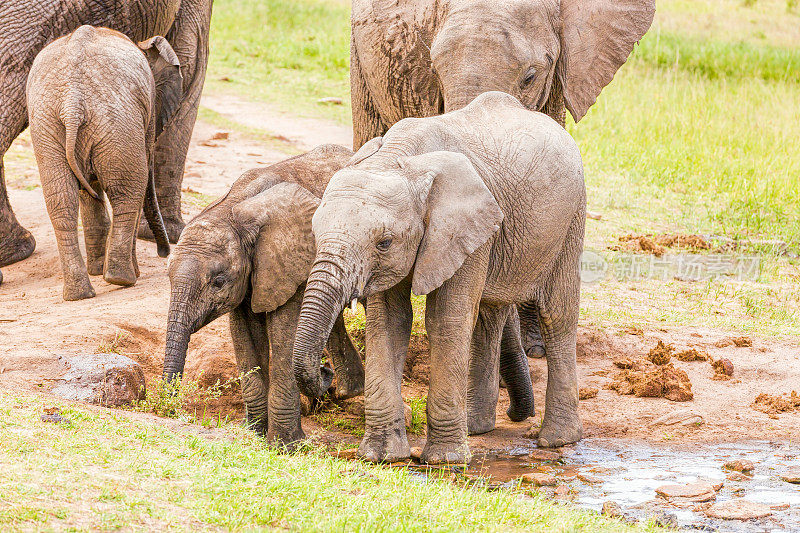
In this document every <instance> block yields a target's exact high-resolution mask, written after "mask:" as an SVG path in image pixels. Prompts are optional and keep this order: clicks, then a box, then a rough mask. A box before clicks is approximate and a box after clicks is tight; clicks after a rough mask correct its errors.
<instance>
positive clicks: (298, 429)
mask: <svg viewBox="0 0 800 533" xmlns="http://www.w3.org/2000/svg"><path fill="white" fill-rule="evenodd" d="M303 292H304V288H303V287H301V288H300V289H299V290H298V291H297V292H296V293H295V294H294V296H292V297H291V298H289V301H287V302H286V303H285V304H283V305H282V306H280V307H279V308H278V309H276V310H275V311H273V312H272V313H269V314H268V315H267V335H268V336H269V339H270V349H271V352H272V353H271V354H270V359H269V429H268V431H267V440H268V441H269V442H273V443H275V444H279V445H283V446H286V447H287V448H293V447H294V445H296V444H297V443H298V442H300V441H301V440H303V439H304V438H305V436H306V435H305V433H303V428H302V426H301V425H300V391H299V389H298V388H297V382H296V381H295V378H294V370H293V367H292V350H293V348H294V334H295V330H296V329H297V319H298V317H299V316H300V307H301V306H302V305H303Z"/></svg>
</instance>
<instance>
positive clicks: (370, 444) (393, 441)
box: [358, 427, 411, 463]
mask: <svg viewBox="0 0 800 533" xmlns="http://www.w3.org/2000/svg"><path fill="white" fill-rule="evenodd" d="M358 456H359V457H361V458H363V459H366V460H367V461H371V462H373V463H393V462H395V461H402V460H404V459H408V458H409V457H411V448H410V447H409V446H408V438H407V437H406V428H404V427H402V428H397V429H391V430H387V431H385V432H380V433H377V432H371V433H370V434H368V435H365V436H364V439H363V440H362V441H361V446H359V447H358Z"/></svg>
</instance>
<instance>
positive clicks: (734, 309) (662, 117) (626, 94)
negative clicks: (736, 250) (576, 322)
mask: <svg viewBox="0 0 800 533" xmlns="http://www.w3.org/2000/svg"><path fill="white" fill-rule="evenodd" d="M348 35H349V8H348V3H347V2H346V1H344V0H335V1H324V0H298V1H295V2H288V1H284V0H268V1H263V0H217V1H216V3H215V12H214V20H213V31H212V56H211V63H210V70H209V77H208V82H207V84H208V87H209V90H210V91H226V92H230V91H232V92H236V93H238V94H240V95H242V96H245V97H247V98H251V99H254V100H258V101H261V102H265V103H268V104H269V105H270V106H273V107H274V108H276V109H279V110H283V111H287V112H291V113H294V114H298V115H304V116H316V117H323V118H328V119H332V120H335V121H338V122H340V123H342V124H349V121H350V110H349V100H348V94H349V84H348V71H347V68H348V58H349V37H348ZM327 96H337V97H341V98H342V99H343V101H344V105H342V106H325V105H321V104H319V103H317V100H318V99H320V98H323V97H327ZM797 109H800V12H798V11H797V10H795V9H794V7H793V5H792V2H789V3H787V2H786V1H784V0H748V1H747V2H742V1H740V0H660V1H659V2H658V12H657V14H656V20H655V22H654V24H653V27H652V29H651V31H650V32H649V33H648V34H647V35H646V36H645V38H644V39H643V40H642V42H641V45H640V46H639V47H637V48H636V50H635V51H634V54H633V55H632V57H631V59H630V60H629V61H628V63H627V64H626V65H625V66H624V67H623V68H622V69H621V70H620V71H619V73H618V74H617V76H616V78H615V80H614V81H613V82H612V83H611V84H610V85H609V86H608V87H607V88H606V89H605V90H604V91H603V93H602V94H601V96H600V98H599V100H598V102H597V104H596V105H595V106H594V107H593V108H592V109H591V110H590V111H589V113H588V115H587V116H586V118H584V119H583V120H582V121H581V122H580V123H579V124H574V123H569V124H568V129H569V131H570V132H571V133H572V135H573V136H574V137H575V138H576V140H577V141H578V143H579V145H580V147H581V151H582V153H583V157H584V163H585V167H586V181H587V188H588V202H589V209H590V210H592V211H595V212H598V213H600V214H601V215H602V220H600V221H595V220H589V221H588V223H587V232H586V245H587V248H589V249H593V250H596V251H598V252H600V253H603V254H607V253H608V252H607V247H609V246H610V245H613V244H614V243H616V240H617V237H619V236H621V235H625V234H628V233H647V232H666V233H671V232H680V233H702V234H717V235H724V236H727V237H730V238H733V239H745V238H759V239H778V240H781V241H784V242H786V243H787V244H788V245H789V247H790V249H791V250H793V251H794V252H795V253H796V252H800V207H798V206H800V150H797V148H796V145H797V142H796V139H798V138H800V121H798V120H797V117H796V114H797ZM752 251H753V250H747V252H748V253H749V252H752ZM756 252H758V253H759V254H760V255H761V260H762V269H761V274H760V277H759V278H758V279H757V280H756V281H755V282H753V281H744V282H738V281H736V280H729V279H719V280H715V281H710V282H707V283H688V282H679V281H670V282H668V283H664V282H660V281H641V282H635V283H633V284H631V283H620V282H618V281H616V280H605V281H603V282H601V283H598V284H594V285H591V286H586V287H585V288H584V301H583V306H582V312H581V316H582V319H583V320H584V322H585V323H595V324H601V325H602V324H616V325H619V324H622V325H625V324H638V325H655V326H658V327H661V326H663V325H669V324H686V323H693V324H696V325H700V326H709V327H721V328H726V329H743V330H747V331H752V332H759V333H763V334H765V335H781V336H785V335H800V290H799V289H798V288H797V280H798V279H800V266H799V265H798V261H797V260H796V259H794V260H793V259H789V258H787V257H779V256H777V255H775V254H771V253H769V252H768V251H767V252H766V253H765V251H764V250H756ZM630 285H635V287H634V290H628V289H629V286H630Z"/></svg>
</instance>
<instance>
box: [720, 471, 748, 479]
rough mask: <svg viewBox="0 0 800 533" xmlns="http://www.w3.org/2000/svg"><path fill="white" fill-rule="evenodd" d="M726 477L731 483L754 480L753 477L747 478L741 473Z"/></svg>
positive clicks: (732, 473) (733, 473)
mask: <svg viewBox="0 0 800 533" xmlns="http://www.w3.org/2000/svg"><path fill="white" fill-rule="evenodd" d="M725 477H726V478H728V480H730V481H750V480H751V479H753V478H752V477H750V476H746V475H744V474H742V473H741V472H731V473H730V474H728V475H727V476H725Z"/></svg>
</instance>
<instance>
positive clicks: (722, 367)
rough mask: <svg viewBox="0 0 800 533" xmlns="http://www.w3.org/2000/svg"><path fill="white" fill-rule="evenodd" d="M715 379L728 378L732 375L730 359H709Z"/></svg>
mask: <svg viewBox="0 0 800 533" xmlns="http://www.w3.org/2000/svg"><path fill="white" fill-rule="evenodd" d="M711 368H713V369H714V378H715V379H728V378H730V377H731V376H733V363H731V360H730V359H717V360H716V361H714V360H712V361H711Z"/></svg>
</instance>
